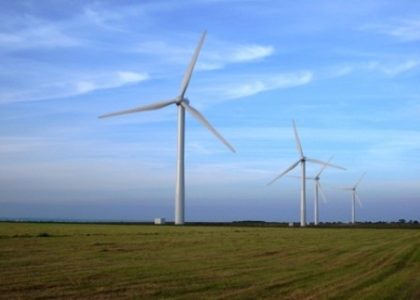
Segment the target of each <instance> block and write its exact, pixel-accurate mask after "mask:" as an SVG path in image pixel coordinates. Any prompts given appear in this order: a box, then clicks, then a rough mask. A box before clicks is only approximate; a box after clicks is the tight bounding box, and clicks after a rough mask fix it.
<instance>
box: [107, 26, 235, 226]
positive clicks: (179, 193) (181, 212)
mask: <svg viewBox="0 0 420 300" xmlns="http://www.w3.org/2000/svg"><path fill="white" fill-rule="evenodd" d="M205 37H206V31H204V32H203V34H202V36H201V39H200V41H199V42H198V46H197V48H196V50H195V52H194V54H193V57H192V59H191V62H190V64H189V66H188V68H187V70H186V71H185V75H184V78H183V80H182V83H181V89H180V91H179V94H178V96H177V97H175V98H173V99H169V100H164V101H159V102H155V103H152V104H148V105H144V106H140V107H135V108H132V109H128V110H123V111H118V112H114V113H109V114H106V115H102V116H100V117H99V118H108V117H113V116H119V115H125V114H131V113H137V112H144V111H149V110H157V109H161V108H164V107H166V106H169V105H172V104H176V106H177V107H178V146H177V164H176V189H175V224H176V225H182V224H184V221H185V177H184V169H185V164H184V157H185V111H187V112H189V113H190V114H191V115H192V116H193V117H194V118H195V119H197V120H198V121H199V122H200V123H201V124H202V125H203V126H204V127H206V128H207V129H208V130H210V132H211V133H213V134H214V135H215V136H216V138H218V139H219V140H220V141H221V142H222V143H223V144H225V145H226V146H227V147H228V148H229V149H230V150H231V151H232V152H236V151H235V149H234V148H233V147H232V145H230V144H229V142H228V141H226V140H225V139H224V138H223V137H222V135H221V134H220V133H219V132H218V131H217V130H216V129H215V128H214V127H213V126H212V125H211V124H210V123H209V122H208V121H207V119H206V118H205V117H204V116H203V115H202V114H201V113H200V112H199V111H198V110H196V109H195V108H194V107H192V106H191V105H190V102H189V100H188V99H187V98H186V97H185V93H186V91H187V88H188V84H189V83H190V80H191V76H192V73H193V70H194V66H195V64H196V62H197V58H198V55H199V53H200V50H201V47H202V46H203V43H204V39H205Z"/></svg>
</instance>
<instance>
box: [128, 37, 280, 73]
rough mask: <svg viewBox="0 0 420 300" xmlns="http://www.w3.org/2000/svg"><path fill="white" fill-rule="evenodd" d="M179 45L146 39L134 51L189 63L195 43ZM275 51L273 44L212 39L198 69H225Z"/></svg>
mask: <svg viewBox="0 0 420 300" xmlns="http://www.w3.org/2000/svg"><path fill="white" fill-rule="evenodd" d="M194 43H195V40H194ZM178 45H179V42H175V41H174V42H165V41H145V42H142V43H141V44H139V45H137V46H136V47H135V49H133V50H132V51H133V52H135V53H140V54H147V55H154V56H159V57H161V58H162V59H164V60H165V61H168V62H171V63H177V64H187V63H188V62H189V60H190V59H191V55H192V52H193V49H194V48H195V44H193V43H191V46H178ZM274 51H275V49H274V47H273V46H267V45H257V44H234V43H231V42H220V41H219V42H218V41H212V42H211V43H209V44H208V45H207V44H206V45H205V46H204V48H203V49H202V51H201V54H200V59H199V61H198V63H197V70H217V69H223V68H224V67H225V66H226V65H229V64H239V63H249V62H255V61H259V60H262V59H264V58H267V57H269V56H271V55H273V54H274Z"/></svg>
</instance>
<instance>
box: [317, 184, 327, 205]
mask: <svg viewBox="0 0 420 300" xmlns="http://www.w3.org/2000/svg"><path fill="white" fill-rule="evenodd" d="M317 184H318V190H319V192H320V194H321V198H322V200H323V201H324V203H326V202H327V197H326V196H325V193H324V189H323V188H322V186H321V183H320V182H319V181H318V182H317Z"/></svg>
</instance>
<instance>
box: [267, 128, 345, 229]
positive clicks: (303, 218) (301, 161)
mask: <svg viewBox="0 0 420 300" xmlns="http://www.w3.org/2000/svg"><path fill="white" fill-rule="evenodd" d="M293 130H294V134H295V140H296V148H297V150H298V153H299V155H300V158H299V160H298V161H297V162H295V163H294V164H292V165H291V166H290V167H289V168H287V169H286V170H285V171H284V172H283V173H281V174H280V175H278V176H277V177H275V178H274V179H273V180H271V181H270V182H269V183H268V184H267V185H271V184H272V183H273V182H275V181H276V180H277V179H279V178H281V177H282V176H284V175H286V174H287V173H289V172H290V171H292V170H293V169H294V168H296V167H297V166H298V165H299V164H300V165H301V167H302V176H301V185H302V186H301V194H300V195H301V196H300V226H301V227H304V226H306V162H311V163H316V164H320V165H323V166H325V167H332V168H337V169H342V170H345V168H343V167H340V166H336V165H333V164H330V163H329V162H323V161H321V160H318V159H313V158H308V157H306V156H305V155H304V154H303V149H302V144H301V142H300V139H299V134H298V131H297V128H296V123H295V121H294V120H293Z"/></svg>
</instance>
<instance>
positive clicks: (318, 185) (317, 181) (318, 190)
mask: <svg viewBox="0 0 420 300" xmlns="http://www.w3.org/2000/svg"><path fill="white" fill-rule="evenodd" d="M332 159H333V156H331V158H330V159H329V160H328V161H327V163H330V162H331V160H332ZM326 168H327V165H323V166H322V168H321V170H320V171H319V172H318V174H316V175H315V177H307V179H311V180H314V182H315V196H314V225H318V223H319V208H318V204H319V200H318V199H319V194H321V197H322V198H323V199H324V201H327V197H325V193H324V190H323V188H322V185H321V182H320V179H321V174H322V173H323V172H324V170H325V169H326Z"/></svg>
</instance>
